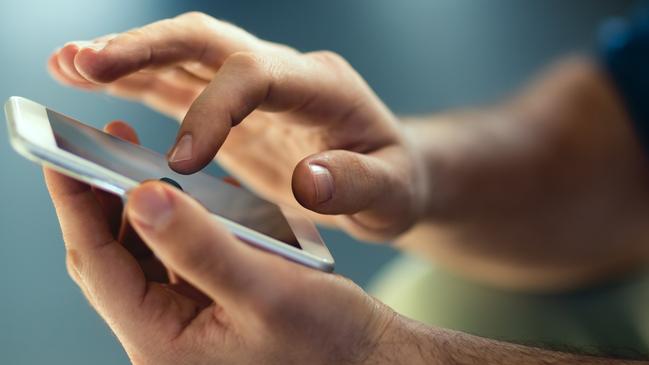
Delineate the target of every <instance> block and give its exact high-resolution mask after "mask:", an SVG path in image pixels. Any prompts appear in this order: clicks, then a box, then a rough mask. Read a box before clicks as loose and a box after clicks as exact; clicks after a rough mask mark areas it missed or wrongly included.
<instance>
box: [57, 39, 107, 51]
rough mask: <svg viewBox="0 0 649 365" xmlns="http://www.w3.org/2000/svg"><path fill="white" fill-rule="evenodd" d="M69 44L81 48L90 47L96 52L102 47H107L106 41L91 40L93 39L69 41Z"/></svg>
mask: <svg viewBox="0 0 649 365" xmlns="http://www.w3.org/2000/svg"><path fill="white" fill-rule="evenodd" d="M68 44H74V45H75V46H77V47H79V49H82V48H90V49H92V50H93V51H95V52H99V51H101V50H102V49H104V48H105V47H106V44H107V43H106V42H91V41H74V42H68V43H66V44H65V45H66V46H67V45H68Z"/></svg>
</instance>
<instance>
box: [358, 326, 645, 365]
mask: <svg viewBox="0 0 649 365" xmlns="http://www.w3.org/2000/svg"><path fill="white" fill-rule="evenodd" d="M390 327H391V328H390V329H389V330H387V331H386V332H385V334H384V336H383V338H382V339H381V342H380V344H379V345H378V348H377V350H376V351H375V352H374V353H373V355H372V356H370V358H368V359H367V361H366V362H364V364H376V365H378V364H408V365H419V364H421V365H474V364H475V365H519V364H526V365H536V364H539V365H554V364H557V365H559V364H561V365H566V364H581V365H599V364H607V365H622V364H648V363H649V361H639V360H625V359H611V358H604V357H594V356H587V355H579V354H570V353H562V352H555V351H548V350H543V349H540V348H534V347H527V346H521V345H516V344H511V343H506V342H500V341H495V340H490V339H486V338H481V337H477V336H472V335H468V334H465V333H461V332H456V331H450V330H445V329H438V328H432V327H427V326H425V325H423V324H420V323H418V322H415V321H412V320H408V319H406V318H403V317H397V318H396V319H395V320H394V321H393V322H392V325H391V326H390Z"/></svg>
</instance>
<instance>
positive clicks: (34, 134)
mask: <svg viewBox="0 0 649 365" xmlns="http://www.w3.org/2000/svg"><path fill="white" fill-rule="evenodd" d="M4 109H5V117H6V119H7V126H8V129H9V141H10V144H11V146H12V147H13V149H14V150H15V151H16V152H18V153H19V154H20V155H22V156H24V157H25V158H27V159H29V160H31V161H34V162H36V163H38V164H40V165H43V166H47V167H49V168H51V169H54V170H56V171H58V172H60V173H62V174H64V175H67V176H70V177H73V178H75V179H77V180H80V181H83V182H85V183H88V184H90V185H93V186H96V187H99V188H101V189H104V190H107V191H109V192H111V193H114V194H116V195H119V196H121V197H122V198H123V199H126V196H127V192H128V191H129V190H131V189H132V188H135V187H136V186H138V185H139V183H138V182H137V181H133V180H131V179H129V178H127V177H125V176H122V175H119V174H117V173H115V172H113V171H111V170H109V169H106V168H104V167H102V166H98V165H96V164H94V163H92V162H90V161H87V160H85V159H82V158H80V157H79V156H76V155H74V154H71V153H69V152H67V151H64V150H61V149H60V148H58V146H57V145H56V141H55V140H54V134H53V132H52V130H51V125H50V122H49V118H48V116H47V108H46V107H45V106H43V105H41V104H38V103H36V102H34V101H31V100H29V99H26V98H23V97H18V96H12V97H10V98H9V99H8V100H7V102H6V103H5V107H4ZM20 120H31V122H32V123H34V122H35V121H36V120H40V122H39V123H41V126H40V128H31V129H27V128H26V127H25V126H24V125H23V124H20V122H19V121H20ZM45 126H46V127H47V129H46V128H45ZM44 130H49V133H44V132H43V131H44ZM25 135H28V136H27V137H26V136H25ZM39 144H40V145H39ZM48 147H49V148H48ZM279 207H280V209H281V211H282V213H283V214H284V216H285V217H286V220H287V221H288V223H289V226H290V227H291V230H292V231H293V233H294V234H295V236H296V238H297V239H298V242H299V243H300V245H301V247H302V248H303V249H302V250H300V249H297V248H295V247H293V246H290V245H288V244H286V243H283V242H281V241H278V240H276V239H274V238H272V237H269V236H266V235H264V234H261V233H259V232H256V231H254V230H252V229H250V228H247V227H245V226H243V225H241V224H239V223H237V222H234V221H231V220H229V219H226V218H224V217H221V216H218V215H216V214H212V215H213V216H214V218H215V219H216V220H218V221H219V222H221V223H222V224H223V225H225V226H226V227H227V228H228V230H230V231H231V232H232V233H233V234H234V235H235V236H237V237H238V238H239V239H241V240H242V241H245V242H246V243H248V244H250V245H252V246H255V247H257V248H260V249H262V250H266V251H269V252H271V253H274V254H277V255H280V256H282V257H284V258H286V259H288V260H291V261H294V262H296V263H299V264H302V265H304V266H308V267H311V268H314V269H317V270H321V271H325V272H332V271H333V270H334V259H333V257H332V256H331V253H330V252H329V250H328V248H327V247H326V245H325V244H324V242H323V241H322V238H321V237H320V234H319V233H318V230H317V228H316V227H315V224H313V223H312V222H311V221H310V220H308V219H307V218H305V217H303V216H302V215H301V214H300V213H299V212H297V211H295V209H293V208H289V207H284V206H279Z"/></svg>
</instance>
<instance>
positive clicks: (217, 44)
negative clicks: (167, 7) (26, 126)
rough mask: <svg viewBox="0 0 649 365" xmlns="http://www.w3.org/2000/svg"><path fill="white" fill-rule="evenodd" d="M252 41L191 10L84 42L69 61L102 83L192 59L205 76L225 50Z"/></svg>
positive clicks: (245, 46)
mask: <svg viewBox="0 0 649 365" xmlns="http://www.w3.org/2000/svg"><path fill="white" fill-rule="evenodd" d="M257 42H259V40H258V39H257V38H255V37H254V36H253V35H251V34H249V33H247V32H245V31H244V30H242V29H241V28H238V27H236V26H234V25H231V24H229V23H226V22H222V21H219V20H217V19H214V18H212V17H210V16H208V15H205V14H203V13H198V12H192V13H186V14H182V15H180V16H177V17H175V18H171V19H165V20H161V21H158V22H155V23H151V24H149V25H146V26H144V27H142V28H137V29H133V30H130V31H127V32H124V33H122V34H118V35H116V36H114V37H112V38H111V39H109V40H107V41H97V42H94V43H91V44H87V45H86V46H84V47H81V48H80V49H79V51H78V53H77V55H76V56H75V57H74V66H75V68H76V70H77V71H78V72H79V73H80V74H81V75H82V76H83V77H84V78H86V79H88V80H90V81H93V82H99V83H108V82H112V81H115V80H117V79H119V78H121V77H123V76H126V75H128V74H131V73H133V72H136V71H139V70H142V69H146V68H159V67H165V66H171V65H175V64H178V63H180V62H184V61H195V62H196V63H197V64H200V65H202V66H203V68H204V70H202V73H205V74H206V75H204V76H207V77H208V78H211V75H212V74H213V73H214V72H215V71H216V70H217V69H218V67H219V66H220V64H221V63H222V62H223V60H224V59H225V58H227V56H228V55H230V54H232V53H235V52H239V51H249V50H252V49H254V47H255V46H256V45H257ZM199 72H200V70H199Z"/></svg>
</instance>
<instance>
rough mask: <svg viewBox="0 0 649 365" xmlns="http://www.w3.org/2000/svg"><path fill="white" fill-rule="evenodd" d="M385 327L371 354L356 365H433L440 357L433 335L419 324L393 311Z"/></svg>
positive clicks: (430, 329)
mask: <svg viewBox="0 0 649 365" xmlns="http://www.w3.org/2000/svg"><path fill="white" fill-rule="evenodd" d="M390 311H391V310H390ZM391 313H392V316H391V318H390V320H389V322H388V323H387V324H386V326H385V327H384V328H383V329H382V331H381V333H380V335H379V336H377V338H376V341H375V342H374V345H373V346H372V351H371V352H370V353H369V354H368V356H367V357H366V358H365V359H364V360H363V361H361V362H359V364H363V365H370V364H371V365H382V364H385V365H388V364H390V365H398V364H404V365H406V364H407V365H424V364H425V365H435V364H438V363H439V361H438V359H439V358H443V357H439V356H436V354H437V353H441V352H440V351H439V350H440V347H439V345H438V344H437V343H436V338H437V337H438V336H437V335H436V332H435V330H434V329H433V328H430V327H428V326H426V325H424V324H422V323H419V322H416V321H413V320H411V319H408V318H406V317H403V316H401V315H399V314H397V313H395V312H393V311H391Z"/></svg>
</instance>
